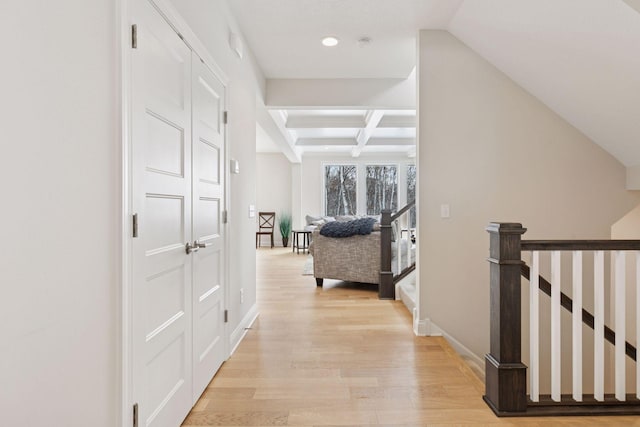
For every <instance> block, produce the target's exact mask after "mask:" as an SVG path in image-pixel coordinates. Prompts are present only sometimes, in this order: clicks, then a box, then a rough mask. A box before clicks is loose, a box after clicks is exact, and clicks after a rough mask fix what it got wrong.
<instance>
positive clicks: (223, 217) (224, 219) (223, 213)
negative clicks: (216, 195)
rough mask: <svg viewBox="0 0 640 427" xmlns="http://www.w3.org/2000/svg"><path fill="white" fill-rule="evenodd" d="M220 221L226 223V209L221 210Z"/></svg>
mask: <svg viewBox="0 0 640 427" xmlns="http://www.w3.org/2000/svg"><path fill="white" fill-rule="evenodd" d="M222 223H223V224H226V223H227V211H222Z"/></svg>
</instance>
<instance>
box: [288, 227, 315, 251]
mask: <svg viewBox="0 0 640 427" xmlns="http://www.w3.org/2000/svg"><path fill="white" fill-rule="evenodd" d="M301 238H302V240H301ZM291 240H292V241H293V243H292V244H291V249H292V252H296V250H297V251H298V253H300V249H302V253H305V251H306V252H307V253H309V243H311V231H306V230H292V231H291Z"/></svg>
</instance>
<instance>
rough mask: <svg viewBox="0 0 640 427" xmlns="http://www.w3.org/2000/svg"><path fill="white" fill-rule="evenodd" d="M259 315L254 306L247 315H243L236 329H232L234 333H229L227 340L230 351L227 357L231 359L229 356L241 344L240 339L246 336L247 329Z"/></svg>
mask: <svg viewBox="0 0 640 427" xmlns="http://www.w3.org/2000/svg"><path fill="white" fill-rule="evenodd" d="M259 315H260V313H258V306H257V305H256V304H254V305H253V306H252V307H251V308H250V309H249V311H248V312H247V314H245V316H244V317H243V318H242V320H241V321H240V323H239V324H238V327H236V329H234V331H233V332H232V333H231V337H230V339H229V342H230V343H231V351H230V352H229V357H231V355H232V354H233V353H235V351H236V349H237V348H238V346H239V345H240V343H241V342H242V339H243V338H244V336H245V335H246V334H247V329H248V328H250V327H251V325H253V322H255V321H256V319H257V318H258V316H259Z"/></svg>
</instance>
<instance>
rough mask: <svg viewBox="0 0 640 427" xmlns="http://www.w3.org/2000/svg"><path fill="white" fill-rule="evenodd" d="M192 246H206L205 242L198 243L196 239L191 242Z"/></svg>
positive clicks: (202, 247)
mask: <svg viewBox="0 0 640 427" xmlns="http://www.w3.org/2000/svg"><path fill="white" fill-rule="evenodd" d="M193 246H194V247H196V248H201V249H204V248H206V247H207V244H206V243H200V242H198V241H197V240H195V241H194V242H193Z"/></svg>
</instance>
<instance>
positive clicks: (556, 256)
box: [551, 251, 562, 402]
mask: <svg viewBox="0 0 640 427" xmlns="http://www.w3.org/2000/svg"><path fill="white" fill-rule="evenodd" d="M560 264H561V252H560V251H552V252H551V400H553V401H554V402H560V398H561V396H560V395H561V376H560V375H561V371H560V370H561V361H562V348H561V344H562V343H561V341H560V326H561V325H560V284H561V274H560V273H561V271H560V270H561V265H560Z"/></svg>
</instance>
